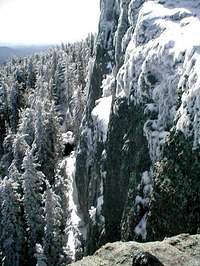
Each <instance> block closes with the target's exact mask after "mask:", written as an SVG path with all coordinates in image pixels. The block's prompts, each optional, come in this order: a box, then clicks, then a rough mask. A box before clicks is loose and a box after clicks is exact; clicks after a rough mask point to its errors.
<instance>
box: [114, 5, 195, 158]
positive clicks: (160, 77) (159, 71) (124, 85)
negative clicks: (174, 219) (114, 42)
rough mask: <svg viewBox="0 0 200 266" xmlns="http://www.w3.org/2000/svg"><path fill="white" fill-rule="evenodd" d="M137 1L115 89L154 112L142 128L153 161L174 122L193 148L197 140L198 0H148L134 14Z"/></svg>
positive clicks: (118, 94) (146, 111)
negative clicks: (178, 104) (192, 144)
mask: <svg viewBox="0 0 200 266" xmlns="http://www.w3.org/2000/svg"><path fill="white" fill-rule="evenodd" d="M141 2H142V1H137V3H138V4H137V3H136V2H135V1H134V0H132V1H131V3H130V7H129V8H130V10H129V14H130V15H129V20H130V23H131V27H130V28H129V29H128V31H127V35H128V36H129V37H126V36H125V37H124V38H125V39H127V40H130V41H129V44H128V47H127V49H126V55H125V62H124V64H123V66H122V67H121V69H120V70H119V73H118V75H117V93H116V94H117V97H130V96H131V97H130V98H131V101H132V102H133V103H135V104H146V108H145V114H147V115H148V116H150V115H151V114H152V113H154V117H155V118H153V119H149V120H148V121H147V122H146V124H145V126H144V134H145V136H146V137H147V140H148V145H149V150H150V157H151V159H152V161H153V162H155V161H157V160H159V158H160V155H161V153H162V145H163V143H164V142H165V141H166V139H167V136H168V134H169V129H170V128H172V126H173V124H175V126H176V129H177V130H181V131H182V132H183V133H184V134H185V135H186V136H188V135H190V136H191V135H194V148H196V147H197V145H200V126H199V125H200V108H199V105H200V97H199V95H200V68H199V65H200V1H194V0H193V1H187V0H181V1H179V0H173V1H172V0H166V1H164V2H163V1H146V2H145V3H144V4H143V5H142V7H141V9H140V12H139V15H138V16H137V14H136V13H134V12H135V11H134V10H133V8H132V9H131V7H135V8H136V9H137V8H138V6H140V5H141ZM159 2H160V3H159ZM136 17H137V19H136ZM133 27H134V28H135V30H134V33H133V34H132V36H131V37H130V34H131V30H132V28H133ZM110 79H111V78H110ZM180 93H181V94H182V96H180ZM179 97H181V98H180V99H179ZM179 100H180V103H181V105H180V107H179V108H178V110H177V102H178V101H179ZM156 116H157V117H156ZM191 119H193V120H192V121H191Z"/></svg>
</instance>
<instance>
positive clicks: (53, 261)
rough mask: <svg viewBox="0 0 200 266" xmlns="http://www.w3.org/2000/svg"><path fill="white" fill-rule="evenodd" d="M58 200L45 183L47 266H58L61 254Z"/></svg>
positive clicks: (61, 243)
mask: <svg viewBox="0 0 200 266" xmlns="http://www.w3.org/2000/svg"><path fill="white" fill-rule="evenodd" d="M60 200H61V199H60V197H59V196H58V195H56V194H55V192H54V191H53V189H52V188H51V187H50V184H49V183H48V182H47V190H46V191H45V194H44V202H45V207H44V214H45V230H44V253H45V255H46V257H47V265H48V266H53V265H54V266H55V265H58V261H59V260H60V257H61V256H62V253H63V251H62V246H63V241H62V234H61V219H62V209H61V204H60Z"/></svg>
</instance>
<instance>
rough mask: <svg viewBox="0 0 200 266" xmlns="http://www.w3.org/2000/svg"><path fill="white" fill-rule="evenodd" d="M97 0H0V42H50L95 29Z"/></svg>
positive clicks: (83, 35)
mask: <svg viewBox="0 0 200 266" xmlns="http://www.w3.org/2000/svg"><path fill="white" fill-rule="evenodd" d="M98 18H99V0H0V43H14V44H52V43H61V42H67V41H76V40H80V39H82V38H84V37H85V36H86V35H87V33H89V32H95V31H97V26H98Z"/></svg>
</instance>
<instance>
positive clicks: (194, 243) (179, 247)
mask: <svg viewBox="0 0 200 266" xmlns="http://www.w3.org/2000/svg"><path fill="white" fill-rule="evenodd" d="M71 265H73V266H100V265H101V266H117V265H123V266H200V235H187V234H182V235H179V236H176V237H172V238H166V239H165V240H164V241H162V242H159V241H157V242H149V243H143V244H141V243H137V242H115V243H112V244H111V243H108V244H106V245H105V246H103V247H102V248H100V249H99V250H98V251H96V252H95V254H94V255H93V256H89V257H85V258H84V259H82V260H81V261H78V262H76V263H73V264H71Z"/></svg>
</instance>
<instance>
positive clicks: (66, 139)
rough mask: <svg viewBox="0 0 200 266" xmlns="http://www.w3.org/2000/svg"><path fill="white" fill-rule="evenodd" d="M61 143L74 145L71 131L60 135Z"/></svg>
mask: <svg viewBox="0 0 200 266" xmlns="http://www.w3.org/2000/svg"><path fill="white" fill-rule="evenodd" d="M62 141H63V144H67V143H70V144H73V143H74V134H73V132H72V131H67V132H65V133H63V134H62Z"/></svg>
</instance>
